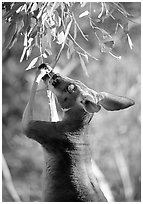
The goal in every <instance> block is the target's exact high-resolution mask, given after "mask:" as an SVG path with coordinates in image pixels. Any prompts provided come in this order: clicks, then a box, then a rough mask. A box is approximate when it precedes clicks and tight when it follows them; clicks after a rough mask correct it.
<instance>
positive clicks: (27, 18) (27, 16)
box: [22, 14, 31, 33]
mask: <svg viewBox="0 0 143 204" xmlns="http://www.w3.org/2000/svg"><path fill="white" fill-rule="evenodd" d="M23 22H24V26H23V29H22V30H23V33H26V32H27V29H28V28H29V26H30V23H31V15H30V14H25V15H24V16H23Z"/></svg>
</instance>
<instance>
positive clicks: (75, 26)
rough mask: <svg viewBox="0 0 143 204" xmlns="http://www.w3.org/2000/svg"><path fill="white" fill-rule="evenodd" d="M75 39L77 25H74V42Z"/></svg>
mask: <svg viewBox="0 0 143 204" xmlns="http://www.w3.org/2000/svg"><path fill="white" fill-rule="evenodd" d="M76 37H77V25H76V23H74V40H76Z"/></svg>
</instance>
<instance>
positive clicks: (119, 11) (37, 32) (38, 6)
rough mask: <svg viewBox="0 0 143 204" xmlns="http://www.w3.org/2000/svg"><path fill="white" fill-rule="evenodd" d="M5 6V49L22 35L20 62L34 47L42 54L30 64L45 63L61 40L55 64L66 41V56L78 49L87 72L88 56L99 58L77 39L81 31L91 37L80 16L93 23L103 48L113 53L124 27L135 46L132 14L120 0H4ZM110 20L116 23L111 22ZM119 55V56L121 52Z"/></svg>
mask: <svg viewBox="0 0 143 204" xmlns="http://www.w3.org/2000/svg"><path fill="white" fill-rule="evenodd" d="M79 8H80V12H79ZM3 9H4V11H5V12H4V15H3V19H5V20H6V22H8V23H9V27H8V29H7V32H6V33H5V42H4V44H3V48H4V49H3V50H5V49H10V48H12V47H13V45H14V44H15V43H16V41H17V40H18V37H19V36H21V35H22V36H23V52H22V55H21V58H20V62H22V61H23V59H28V58H29V56H30V55H31V53H32V50H33V48H34V47H38V49H39V56H37V58H35V59H33V61H32V62H31V64H30V66H29V68H32V67H33V66H34V65H36V63H39V64H40V63H42V62H43V61H44V60H45V59H47V58H48V57H49V56H50V55H52V54H53V51H52V47H53V44H58V45H59V47H60V49H59V50H58V52H57V55H56V58H55V61H54V63H53V64H52V67H54V66H55V64H56V63H57V61H58V59H59V57H60V54H61V52H62V50H63V49H64V47H65V45H66V49H67V51H66V52H67V58H68V59H69V58H71V57H72V55H73V54H74V53H76V54H77V55H78V56H79V60H80V62H81V66H82V68H83V70H84V71H85V72H86V73H87V71H86V66H85V62H88V58H89V57H91V58H93V59H95V60H97V58H96V57H95V56H92V55H91V54H90V53H88V52H87V51H86V50H85V49H83V48H82V46H81V45H79V43H77V32H78V31H79V32H80V34H81V36H82V37H83V38H84V40H85V41H88V35H86V34H85V33H84V32H83V30H82V25H81V21H80V19H81V18H83V19H84V20H85V22H86V23H87V24H89V25H90V28H91V32H94V35H95V37H96V38H97V39H98V42H99V46H100V51H101V52H103V53H110V54H111V55H113V53H112V52H111V51H112V49H113V48H114V46H115V43H116V35H117V33H118V32H119V30H122V35H123V36H124V37H125V38H127V40H128V43H129V46H130V48H131V49H132V47H133V44H132V41H131V38H130V36H129V33H128V22H129V20H130V19H131V18H132V17H133V16H132V15H131V14H129V13H128V12H127V11H126V10H125V9H124V7H123V5H122V4H120V3H115V2H109V3H104V2H98V3H97V2H93V3H89V2H88V3H87V2H82V3H79V2H76V3H75V2H69V3H68V2H33V3H32V2H27V3H26V2H6V3H5V2H4V3H3ZM109 23H110V24H112V25H114V26H108V25H109ZM113 56H114V57H116V56H115V55H113ZM117 58H119V59H120V56H119V57H117Z"/></svg>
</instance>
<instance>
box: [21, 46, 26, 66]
mask: <svg viewBox="0 0 143 204" xmlns="http://www.w3.org/2000/svg"><path fill="white" fill-rule="evenodd" d="M26 50H27V47H24V49H23V52H22V55H21V58H20V63H21V62H22V61H23V59H24V56H25V54H26Z"/></svg>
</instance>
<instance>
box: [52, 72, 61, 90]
mask: <svg viewBox="0 0 143 204" xmlns="http://www.w3.org/2000/svg"><path fill="white" fill-rule="evenodd" d="M60 78H61V77H60V75H59V74H54V75H53V76H52V77H51V79H50V83H51V84H52V86H54V87H56V86H58V85H59V84H60Z"/></svg>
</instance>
